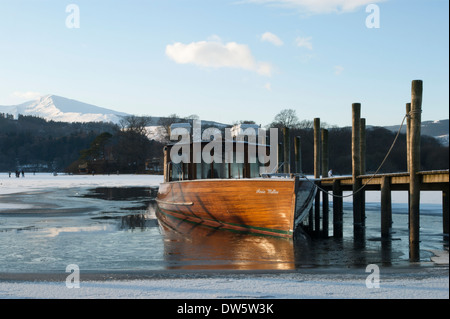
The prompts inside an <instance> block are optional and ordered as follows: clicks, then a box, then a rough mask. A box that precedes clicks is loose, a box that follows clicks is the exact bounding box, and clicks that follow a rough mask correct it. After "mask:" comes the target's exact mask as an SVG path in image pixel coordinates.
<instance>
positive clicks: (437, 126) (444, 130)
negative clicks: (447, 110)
mask: <svg viewBox="0 0 450 319" xmlns="http://www.w3.org/2000/svg"><path fill="white" fill-rule="evenodd" d="M399 127H400V125H392V126H385V127H384V128H386V129H388V130H390V131H393V132H397V131H398V129H399ZM402 133H406V125H403V127H402ZM421 135H428V136H432V137H434V138H436V139H438V140H439V141H440V142H441V143H442V144H443V145H446V146H448V145H449V139H448V137H449V120H437V121H422V127H421Z"/></svg>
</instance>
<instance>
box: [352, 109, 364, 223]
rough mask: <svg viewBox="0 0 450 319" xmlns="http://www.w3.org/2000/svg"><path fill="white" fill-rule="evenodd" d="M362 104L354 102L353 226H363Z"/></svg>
mask: <svg viewBox="0 0 450 319" xmlns="http://www.w3.org/2000/svg"><path fill="white" fill-rule="evenodd" d="M360 127H361V104H360V103H353V104H352V183H353V193H355V194H354V195H353V226H354V227H360V226H362V216H361V193H360V192H358V193H356V192H357V191H358V190H359V189H360V188H361V180H360V179H358V178H357V177H358V176H359V175H361V157H360V156H361V153H360V147H361V145H360V137H361V133H360V132H361V129H360Z"/></svg>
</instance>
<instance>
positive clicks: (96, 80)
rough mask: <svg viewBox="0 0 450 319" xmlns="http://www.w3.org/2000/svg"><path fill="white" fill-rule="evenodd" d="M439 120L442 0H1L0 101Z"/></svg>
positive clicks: (445, 62) (445, 24)
mask: <svg viewBox="0 0 450 319" xmlns="http://www.w3.org/2000/svg"><path fill="white" fill-rule="evenodd" d="M416 79H419V80H422V81H423V86H424V89H423V90H424V91H423V105H422V108H423V113H422V120H440V119H448V118H449V1H448V0H384V1H380V0H346V1H345V0H315V1H312V0H214V1H212V0H128V1H123V0H89V1H85V0H67V1H63V0H15V1H10V0H0V105H15V104H20V103H23V102H25V101H29V100H31V99H34V98H37V97H38V96H43V95H47V94H54V95H59V96H63V97H66V98H70V99H75V100H79V101H81V102H85V103H90V104H94V105H97V106H100V107H105V108H109V109H113V110H116V111H121V112H127V113H130V114H135V115H149V116H168V115H170V114H177V115H179V116H189V115H192V114H195V115H197V116H198V117H199V118H200V119H201V120H212V121H218V122H222V123H228V124H231V123H233V122H237V121H241V120H253V121H255V122H256V123H257V124H261V125H263V126H265V125H267V124H269V123H270V122H271V121H272V120H273V119H274V117H275V116H276V114H277V113H279V112H280V111H281V110H283V109H294V110H295V111H296V114H297V116H298V118H299V119H300V120H313V119H314V118H320V119H321V122H326V123H328V124H330V125H338V126H350V125H351V109H352V108H351V105H352V103H361V116H362V117H364V118H366V123H367V125H396V124H400V123H401V121H402V119H403V117H404V115H405V104H406V103H407V102H409V101H410V99H411V82H412V81H413V80H416Z"/></svg>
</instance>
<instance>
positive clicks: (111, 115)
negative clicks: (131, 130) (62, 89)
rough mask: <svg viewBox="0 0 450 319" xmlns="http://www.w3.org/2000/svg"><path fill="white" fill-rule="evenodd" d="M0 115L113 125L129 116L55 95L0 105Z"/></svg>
mask: <svg viewBox="0 0 450 319" xmlns="http://www.w3.org/2000/svg"><path fill="white" fill-rule="evenodd" d="M0 113H8V114H12V115H14V118H17V117H18V115H19V114H22V115H33V116H38V117H41V118H44V119H46V120H49V121H50V120H53V121H58V122H113V123H118V122H119V120H120V118H121V117H122V116H127V115H129V114H126V113H123V112H117V111H113V110H110V109H106V108H103V107H98V106H95V105H92V104H87V103H83V102H79V101H76V100H71V99H67V98H65V97H61V96H57V95H46V96H43V97H41V98H39V99H37V100H34V101H28V102H25V103H22V104H19V105H11V106H1V105H0Z"/></svg>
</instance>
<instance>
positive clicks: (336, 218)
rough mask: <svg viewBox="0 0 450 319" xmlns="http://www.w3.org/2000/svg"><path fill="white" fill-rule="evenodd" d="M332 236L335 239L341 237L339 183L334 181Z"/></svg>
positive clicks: (341, 218)
mask: <svg viewBox="0 0 450 319" xmlns="http://www.w3.org/2000/svg"><path fill="white" fill-rule="evenodd" d="M333 194H334V195H336V196H333V236H334V237H336V238H342V235H343V231H342V228H343V223H342V222H343V200H342V197H338V196H342V189H341V181H340V180H338V179H335V180H334V182H333Z"/></svg>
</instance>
